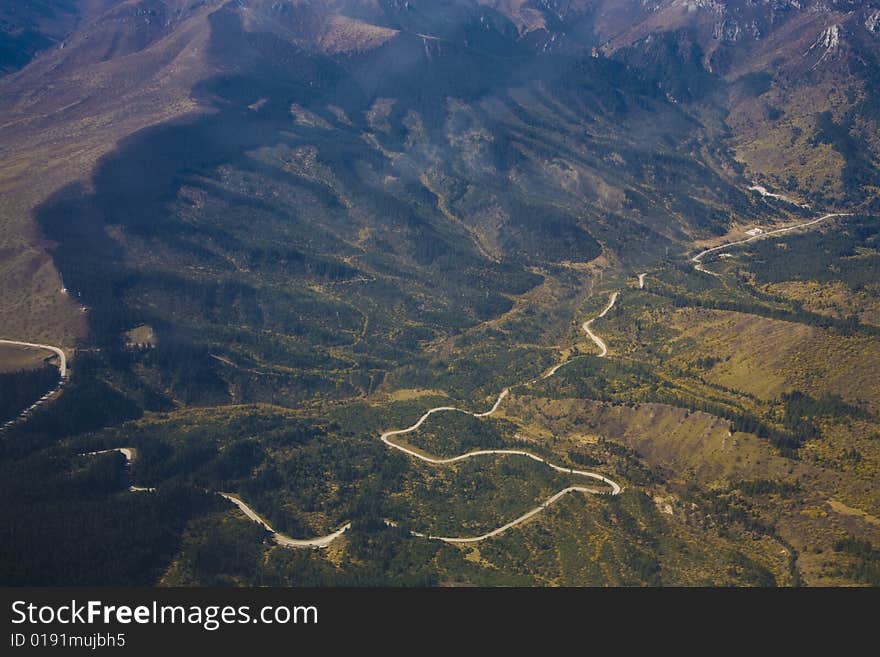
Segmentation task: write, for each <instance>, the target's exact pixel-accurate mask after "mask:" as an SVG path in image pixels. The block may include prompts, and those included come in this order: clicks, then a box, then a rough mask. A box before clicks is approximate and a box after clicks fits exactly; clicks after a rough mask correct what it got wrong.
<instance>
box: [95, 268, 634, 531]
mask: <svg viewBox="0 0 880 657" xmlns="http://www.w3.org/2000/svg"><path fill="white" fill-rule="evenodd" d="M640 281H641V279H640ZM618 296H619V292H614V293H613V294H612V295H611V297H610V298H609V300H608V304H607V305H606V306H605V308H604V309H603V310H602V312H601V313H599V315H597V316H596V317H594V318H593V319H590V320H588V321H586V322H584V323H583V325H582V329H583V330H584V332H585V333H586V334H587V336H588V337H589V338H590V339H591V340H592V341H593V343H594V344H595V345H596V346H597V347H598V348H599V350H600V352H601V353H600V354H599V358H604V357H605V356H606V355H607V354H608V347H607V345H606V344H605V342H604V341H603V340H602V339H601V338H600V337H599V336H598V335H596V334H595V333H593V331H592V330H591V329H590V327H591V325H592V324H593V322H594V321H596V320H597V319H601V318H602V317H605V315H607V314H608V312H609V311H610V310H611V309H612V308H613V307H614V304H615V303H616V302H617V298H618ZM573 360H575V359H573V358H572V359H568V360H566V361H564V362H562V363H559V364H558V365H556V366H554V367H553V368H551V369H550V370H549V371H547V372H546V373H545V374H543V375H542V376H540V377H537V378H534V379H531V380H529V381H526V382H525V383H521V384H518V385H519V386H527V385H531V384H533V383H536V382H538V381H541V380H544V379H548V378H550V377H551V376H553V375H554V374H556V372H558V371H559V369H560V368H561V367H562V366H564V365H567V364H568V363H571V362H572V361H573ZM510 390H511V388H509V387H508V388H504V389H503V390H502V391H501V392H500V393H499V394H498V397H497V399H496V400H495V403H494V404H493V405H492V407H491V408H490V409H489V410H488V411H484V412H482V413H474V412H471V411H466V410H463V409H460V408H457V407H455V406H438V407H436V408H432V409H429V410H428V411H426V412H425V413H424V414H423V415H422V416H421V417H420V418H419V419H418V420H417V421H416V422H415V423H414V424H412V425H410V426H409V427H406V428H405V429H393V430H390V431H386V432H385V433H383V434H382V435H381V436H380V438H381V440H382V442H383V443H385V445H387V446H388V447H390V448H392V449H396V450H398V451H400V452H403V453H404V454H407V455H408V456H411V457H413V458H415V459H418V460H419V461H422V462H423V463H429V464H431V465H450V464H452V463H458V462H461V461H465V460H467V459H472V458H478V457H481V456H519V457H524V458H528V459H531V460H533V461H537V462H538V463H542V464H544V465H546V466H547V467H549V468H551V469H552V470H555V471H557V472H561V473H563V474H568V475H574V476H578V477H585V478H588V479H593V480H595V481H598V482H601V483H603V484H605V485H607V486H608V489H607V490H601V489H597V488H589V487H586V486H568V487H566V488H563V489H562V490H560V491H558V492H557V493H555V494H553V495H552V496H550V497H549V498H547V499H546V500H544V501H543V502H541V503H540V504H539V505H538V506H536V507H534V508H533V509H529V510H528V511H526V512H525V513H523V514H522V515H521V516H519V517H518V518H515V519H513V520H511V521H510V522H508V523H506V524H504V525H502V526H501V527H497V528H496V529H493V530H491V531H489V532H486V533H485V534H480V535H479V536H434V535H431V534H424V533H422V532H417V531H410V534H411V535H412V536H416V537H419V538H425V539H428V540H437V541H443V542H445V543H452V544H465V543H479V542H480V541H485V540H487V539H490V538H492V537H494V536H498V535H499V534H502V533H504V532H506V531H507V530H509V529H512V528H513V527H516V526H517V525H520V524H522V523H524V522H526V521H527V520H529V519H530V518H532V517H533V516H535V515H537V514H538V513H540V512H541V511H543V510H544V509H546V508H548V507H549V506H550V505H552V504H553V503H554V502H556V501H558V500H560V499H562V498H563V497H565V496H566V495H568V494H569V493H586V494H590V495H619V494H620V492H621V490H622V489H621V487H620V485H619V484H617V483H616V482H615V481H612V480H611V479H609V478H608V477H606V476H604V475H602V474H599V473H597V472H589V471H586V470H576V469H574V468H568V467H564V466H561V465H556V464H555V463H552V462H551V461H548V460H547V459H545V458H543V457H541V456H538V455H537V454H533V453H531V452H528V451H525V450H520V449H481V450H476V451H473V452H467V453H465V454H460V455H458V456H453V457H449V458H440V457H434V456H429V455H426V454H422V453H421V452H418V451H416V450H414V449H412V448H410V447H406V446H405V445H400V444H398V443H395V442H393V441H392V440H391V438H392V437H394V436H402V435H405V434H408V433H412V432H413V431H416V430H418V429H419V427H421V426H422V425H423V424H424V423H425V421H426V420H427V419H428V418H429V417H431V416H432V415H434V414H435V413H446V412H452V413H464V414H466V415H471V416H472V417H475V418H485V417H489V416H491V415H493V414H494V413H495V412H497V411H498V409H499V408H500V406H501V403H502V402H503V401H504V399H505V398H506V397H507V396H508V395H509V394H510ZM109 452H119V453H121V454H122V455H123V456H124V457H125V460H126V466H130V465H131V463H132V462H133V461H134V460H135V458H136V457H137V452H136V450H135V449H134V448H132V447H116V448H112V449H105V450H100V451H95V452H87V453H86V454H83V456H96V455H98V454H106V453H109ZM129 490H130V491H132V492H139V491H154V490H155V489H154V488H144V487H140V486H134V485H129ZM217 494H218V495H220V496H221V497H223V498H224V499H226V500H228V501H229V502H232V503H233V504H234V505H235V506H237V507H238V508H239V509H240V510H241V512H242V513H244V514H245V516H247V517H248V518H249V519H250V520H252V521H253V522H255V523H257V524H258V525H260V526H262V527H263V528H264V529H265V530H266V531H268V532H269V533H271V535H272V539H273V540H274V541H275V543H277V544H278V545H280V546H282V547H287V548H326V547H328V546H329V545H330V544H331V543H332V542H333V541H335V540H336V539H337V538H339V537H340V536H342V535H343V534H344V533H345V532H346V531H348V529H349V528H350V527H351V523H350V522H348V523H346V524H344V525H343V526H342V527H340V528H339V529H337V530H336V531H335V532H333V533H331V534H327V535H326V536H318V537H315V538H307V539H299V538H292V537H290V536H287V535H285V534H282V533H280V532H278V531H276V530H275V529H274V528H273V527H272V526H271V525H270V524H269V522H268V521H267V520H266V519H265V518H263V517H262V516H261V515H260V514H259V513H257V512H256V511H255V510H254V509H253V508H251V507H250V506H249V505H248V504H247V503H246V502H245V501H244V500H242V499H241V498H240V497H239V496H238V495H237V494H235V493H217ZM385 522H386V524H387V525H389V526H396V523H395V522H393V521H391V520H386V521H385Z"/></svg>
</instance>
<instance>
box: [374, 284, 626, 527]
mask: <svg viewBox="0 0 880 657" xmlns="http://www.w3.org/2000/svg"><path fill="white" fill-rule="evenodd" d="M618 295H619V292H614V293H613V294H612V295H611V297H610V299H609V300H608V305H607V306H605V308H604V309H603V310H602V312H601V313H600V314H599V315H597V316H596V317H594V318H593V319H590V320H587V321H586V322H584V323H583V325H582V327H581V328H583V330H584V332H586V334H587V336H588V337H589V338H590V339H591V340H592V341H593V342H594V343H595V345H596V346H597V347H599V349H600V351H601V353H600V354H599V358H604V357H605V355H606V354H607V353H608V347H607V346H606V345H605V342H604V341H603V340H602V338H600V337H599V336H598V335H596V334H595V333H593V332H592V331H591V330H590V326H591V325H592V323H593V322H594V321H596V320H597V319H601V318H602V317H605V315H607V314H608V311H610V310H611V308H613V307H614V304H615V303H616V302H617V298H618ZM572 360H573V359H569V360H566V361H564V362H562V363H560V364H558V365H556V366H554V367H553V368H552V369H550V370H549V371H548V372H547V373H546V374H544V375H543V376H540V377H538V378H536V379H531V380H529V381H527V382H526V383H524V384H520V385H531V384H532V383H536V382H537V381H539V380H543V379H549V378H550V377H551V376H553V375H554V374H556V372H558V371H559V368H561V367H562V366H563V365H567V364H568V363H570V362H572ZM508 394H510V388H504V390H502V391H501V393H500V394H499V395H498V398H497V399H496V400H495V403H494V404H493V405H492V408H490V409H489V410H488V411H486V412H484V413H473V412H471V411H466V410H463V409H460V408H457V407H455V406H437V407H436V408H432V409H429V410H428V411H426V412H425V413H424V414H423V415H422V416H421V417H420V418H419V419H418V420H417V421H416V422H415V423H414V424H412V425H410V426H408V427H406V428H405V429H393V430H391V431H386V432H385V433H383V434H382V435H381V436H380V439H381V440H382V442H383V443H385V444H386V445H387V446H388V447H391V448H392V449H396V450H398V451H401V452H403V453H404V454H406V455H408V456H411V457H413V458H415V459H418V460H419V461H422V462H423V463H428V464H430V465H449V464H452V463H458V462H460V461H465V460H467V459H471V458H476V457H480V456H499V455H500V456H521V457H525V458H529V459H532V460H533V461H537V462H538V463H543V464H544V465H546V466H548V467H549V468H552V469H553V470H556V471H557V472H562V473H565V474H569V475H576V476H579V477H587V478H590V479H595V480H597V481H601V482H602V483H604V484H607V485H608V486H609V487H610V490H608V491H603V490H598V489H595V488H587V487H585V486H569V487H568V488H564V489H562V490H561V491H559V492H557V493H555V494H554V495H552V496H551V497H549V498H548V499H546V500H544V501H543V502H542V503H541V504H539V505H538V506H536V507H535V508H533V509H530V510H529V511H526V512H525V513H524V514H523V515H521V516H519V517H518V518H516V519H514V520H511V521H510V522H508V523H507V524H504V525H502V526H501V527H498V528H496V529H493V530H492V531H490V532H487V533H485V534H480V535H479V536H467V537H461V536H456V537H452V536H434V535H431V534H424V533H422V532H416V531H411V532H410V533H411V534H412V535H413V536H418V537H420V538H427V539H430V540H437V541H443V542H445V543H479V542H480V541H485V540H486V539H489V538H492V537H493V536H498V535H499V534H502V533H504V532H506V531H507V530H508V529H511V528H513V527H516V526H517V525H519V524H521V523H523V522H525V521H526V520H529V519H530V518H531V517H533V516H535V515H536V514H538V513H540V512H541V511H543V510H544V509H546V508H547V507H549V506H550V505H551V504H553V503H554V502H556V501H557V500H559V499H561V498H562V497H564V496H565V495H567V494H568V493H576V492H577V493H589V494H592V495H603V494H610V495H619V494H620V492H621V488H620V486H619V485H618V484H617V483H616V482H614V481H612V480H611V479H609V478H607V477H605V476H604V475H601V474H599V473H596V472H588V471H585V470H575V469H573V468H566V467H563V466H560V465H556V464H555V463H551V462H550V461H548V460H546V459H544V458H543V457H540V456H538V455H537V454H533V453H531V452H527V451H525V450H520V449H480V450H476V451H473V452H467V453H465V454H459V455H458V456H452V457H449V458H441V457H435V456H429V455H426V454H422V453H421V452H419V451H417V450H415V449H413V448H411V447H406V446H405V445H400V444H398V443H396V442H394V441H393V440H391V439H392V438H393V437H395V436H403V435H405V434H408V433H412V432H413V431H416V430H418V429H419V427H421V426H422V425H423V424H424V423H425V421H426V420H427V419H428V418H429V417H431V416H432V415H434V414H435V413H450V412H451V413H464V414H465V415H471V416H472V417H475V418H484V417H489V416H490V415H492V414H494V413H495V412H496V411H497V410H498V408H499V407H500V406H501V402H503V401H504V399H505V398H506V397H507V395H508Z"/></svg>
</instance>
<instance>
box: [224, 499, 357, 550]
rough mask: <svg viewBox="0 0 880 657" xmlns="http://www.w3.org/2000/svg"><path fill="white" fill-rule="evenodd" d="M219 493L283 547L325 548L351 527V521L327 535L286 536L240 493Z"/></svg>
mask: <svg viewBox="0 0 880 657" xmlns="http://www.w3.org/2000/svg"><path fill="white" fill-rule="evenodd" d="M217 494H218V495H219V496H220V497H223V498H225V499H227V500H229V501H230V502H232V503H233V504H234V505H235V506H237V507H238V508H239V509H241V511H242V513H244V514H245V515H246V516H247V517H248V518H250V519H251V520H253V521H254V522H255V523H257V524H258V525H261V526H262V527H263V528H264V529H265V530H266V531H268V532H269V533H271V534H272V540H274V541H275V542H276V543H277V544H278V545H280V546H282V547H288V548H325V547H328V546H329V545H330V544H331V543H332V542H333V541H335V540H336V539H337V538H339V537H340V536H342V535H343V534H344V533H345V532H346V531H348V529H349V528H350V527H351V523H350V522H347V523H345V524H344V525H343V526H342V527H340V528H339V529H337V530H336V531H335V532H333V533H332V534H327V535H326V536H318V537H316V538H291V537H290V536H286V535H284V534H282V533H280V532H277V531H275V530H274V529H273V528H272V525H270V524H269V523H268V522H267V521H266V520H265V519H264V518H263V517H262V516H261V515H260V514H259V513H257V512H256V511H254V510H253V509H252V508H251V507H249V506H248V505H247V503H245V502H244V501H243V500H242V499H241V498H240V497H239V496H238V495H236V494H234V493H217Z"/></svg>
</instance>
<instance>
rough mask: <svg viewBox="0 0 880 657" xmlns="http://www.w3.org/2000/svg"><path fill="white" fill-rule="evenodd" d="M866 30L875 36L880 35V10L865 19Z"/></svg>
mask: <svg viewBox="0 0 880 657" xmlns="http://www.w3.org/2000/svg"><path fill="white" fill-rule="evenodd" d="M865 29H867V30H868V32H871V33H872V34H875V35H880V10H877V11H873V12H871V13H870V14H868V17H867V18H866V19H865Z"/></svg>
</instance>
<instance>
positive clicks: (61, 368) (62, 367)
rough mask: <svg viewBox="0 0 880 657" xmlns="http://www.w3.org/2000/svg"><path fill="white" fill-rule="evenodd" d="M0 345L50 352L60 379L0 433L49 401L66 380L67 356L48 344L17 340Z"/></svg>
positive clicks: (1, 342) (0, 429) (2, 428)
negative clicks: (55, 359) (56, 360)
mask: <svg viewBox="0 0 880 657" xmlns="http://www.w3.org/2000/svg"><path fill="white" fill-rule="evenodd" d="M0 345H9V346H12V347H25V348H27V349H43V350H45V351H51V352H52V353H54V354H55V355H56V356H58V373H59V374H60V377H59V379H58V385H56V386H55V387H54V388H52V389H51V390H49V391H48V392H47V393H46V394H44V395H43V396H42V397H40V398H39V399H38V400H37V401H35V402H34V403H33V404H31V405H30V406H28V407H27V408H26V409H24V410H23V411H22V412H21V413H19V414H18V416H17V417H14V418H12V419H11V420H9V421H7V422H6V423H5V424H4V425H3V426H2V427H0V432H2V431H4V430H5V429H8V428H9V427H11V426H12V425H14V424H16V423H17V422H21V421H22V420H26V419H27V418H28V416H29V415H30V414H31V413H32V412H33V411H35V410H36V409H37V408H39V407H40V406H41V405H42V404H43V403H44V402H47V401H49V398H50V397H51V396H52V395H54V394H55V393H56V392H58V390H59V389H60V388H61V387H62V386H63V385H64V382H65V381H66V380H67V374H68V370H67V356H66V355H65V354H64V351H63V350H62V349H60V348H59V347H53V346H52V345H50V344H38V343H35V342H21V341H19V340H0Z"/></svg>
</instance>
